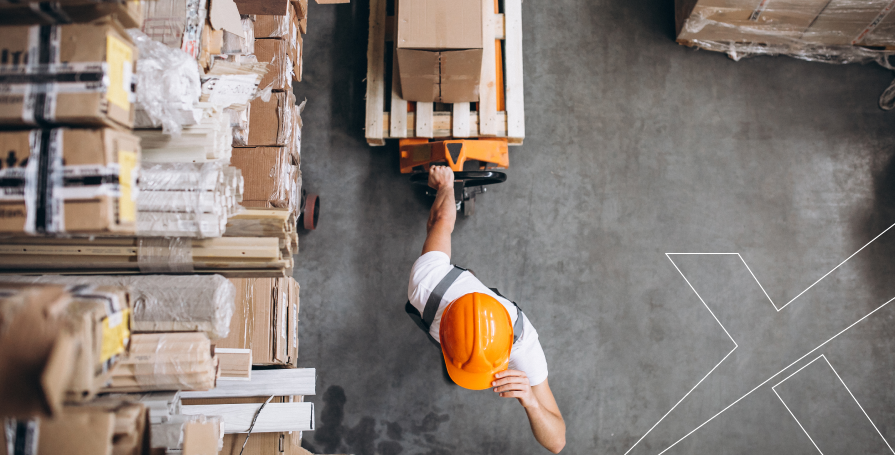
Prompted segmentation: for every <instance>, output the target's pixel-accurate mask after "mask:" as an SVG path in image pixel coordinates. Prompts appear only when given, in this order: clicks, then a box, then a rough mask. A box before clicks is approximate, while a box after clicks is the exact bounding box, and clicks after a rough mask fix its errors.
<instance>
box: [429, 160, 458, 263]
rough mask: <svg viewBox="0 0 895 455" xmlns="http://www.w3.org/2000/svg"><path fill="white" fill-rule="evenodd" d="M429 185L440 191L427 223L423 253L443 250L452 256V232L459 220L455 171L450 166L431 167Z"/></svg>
mask: <svg viewBox="0 0 895 455" xmlns="http://www.w3.org/2000/svg"><path fill="white" fill-rule="evenodd" d="M429 186H431V187H432V188H434V189H435V190H436V191H437V192H438V193H437V195H436V196H435V202H433V203H432V211H431V212H430V213H429V222H428V223H427V225H426V234H427V235H426V242H425V243H424V244H423V254H426V253H428V252H430V251H441V252H443V253H444V254H447V255H448V257H450V256H451V233H452V232H454V223H455V222H456V221H457V205H456V203H455V201H454V171H452V170H451V168H449V167H444V166H432V167H431V168H429Z"/></svg>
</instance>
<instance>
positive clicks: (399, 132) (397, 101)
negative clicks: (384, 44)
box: [388, 46, 407, 137]
mask: <svg viewBox="0 0 895 455" xmlns="http://www.w3.org/2000/svg"><path fill="white" fill-rule="evenodd" d="M393 49H394V50H395V53H393V54H392V108H391V112H390V114H389V117H388V119H389V134H388V136H389V137H407V101H405V100H404V99H403V98H401V92H400V87H401V78H400V77H399V74H398V52H397V51H398V48H397V46H393Z"/></svg>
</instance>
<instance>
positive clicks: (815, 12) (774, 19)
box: [675, 0, 895, 53]
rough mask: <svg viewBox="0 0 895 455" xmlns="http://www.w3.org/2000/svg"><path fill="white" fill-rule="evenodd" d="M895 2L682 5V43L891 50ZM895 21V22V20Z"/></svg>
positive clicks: (694, 1) (683, 0) (731, 0)
mask: <svg viewBox="0 0 895 455" xmlns="http://www.w3.org/2000/svg"><path fill="white" fill-rule="evenodd" d="M890 9H891V2H890V1H889V0H868V1H865V2H855V1H852V0H832V1H830V0H779V1H778V0H774V1H771V2H754V1H751V0H677V1H676V2H675V22H676V27H677V40H678V42H680V43H682V44H699V42H700V41H704V42H722V43H741V44H743V43H745V44H749V43H752V44H755V45H759V46H762V45H773V46H784V49H785V48H786V47H789V48H792V49H793V52H794V53H798V52H801V51H802V49H805V48H806V47H810V46H818V45H819V46H850V45H854V44H858V45H860V44H865V45H886V44H888V43H893V42H895V40H893V37H892V36H888V37H887V36H886V33H885V31H886V30H890V31H891V29H892V28H895V27H891V28H890V27H889V26H888V25H887V24H886V21H885V20H884V18H886V17H887V13H888V11H889V10H890ZM893 21H895V20H893Z"/></svg>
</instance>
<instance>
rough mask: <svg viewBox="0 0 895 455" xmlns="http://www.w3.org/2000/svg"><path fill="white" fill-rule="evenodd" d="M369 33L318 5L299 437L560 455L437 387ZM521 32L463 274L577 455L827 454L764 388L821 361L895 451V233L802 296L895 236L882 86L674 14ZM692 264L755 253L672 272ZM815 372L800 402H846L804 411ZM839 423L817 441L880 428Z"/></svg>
mask: <svg viewBox="0 0 895 455" xmlns="http://www.w3.org/2000/svg"><path fill="white" fill-rule="evenodd" d="M367 20H368V2H366V1H364V0H353V1H352V3H351V4H350V5H337V6H330V5H317V4H313V2H312V4H311V8H310V20H309V28H310V30H309V34H308V35H306V36H305V41H304V44H305V60H304V68H305V69H304V81H303V82H301V83H298V84H296V95H297V96H298V98H299V99H302V98H305V97H306V98H307V99H308V105H307V109H306V110H305V112H304V115H303V119H304V130H303V138H304V140H303V144H302V172H303V175H304V180H305V186H306V188H308V189H309V190H311V191H314V192H317V193H320V195H321V201H322V213H321V217H320V225H319V229H318V230H317V231H315V232H312V233H306V234H302V235H301V238H300V243H301V248H300V249H301V252H300V254H299V256H298V257H297V266H296V271H295V277H296V278H297V279H298V281H299V282H300V284H301V315H300V317H301V323H300V340H301V352H300V364H301V365H302V366H312V367H316V368H317V369H318V372H319V383H318V390H319V394H318V395H317V396H316V397H314V398H313V400H314V401H315V402H316V403H317V423H318V429H317V431H316V432H313V433H307V434H305V445H306V447H308V448H309V449H311V450H312V451H315V452H316V453H354V454H358V455H371V454H382V455H395V454H398V453H401V454H410V455H412V454H437V455H441V454H537V453H546V451H545V450H544V449H543V448H541V447H540V446H539V445H538V444H537V443H536V441H535V440H534V438H533V436H532V435H531V432H530V430H529V427H528V422H527V420H526V416H525V413H524V410H523V409H522V408H521V407H520V406H519V405H518V404H517V403H516V402H515V401H514V400H509V399H501V398H499V397H497V396H494V394H493V393H492V392H489V391H483V392H470V391H466V390H463V389H459V388H457V387H455V386H451V385H448V384H447V383H446V382H445V381H444V379H443V376H442V372H441V367H440V360H439V353H438V351H437V350H435V348H434V347H433V346H431V345H429V344H428V342H427V341H426V339H425V337H424V335H423V334H422V333H421V332H420V331H419V330H418V329H417V328H416V327H415V326H414V325H413V324H412V323H411V321H410V320H409V319H408V318H407V317H406V315H405V314H404V311H403V304H404V302H405V301H406V296H407V278H408V274H409V271H410V267H411V265H412V263H413V261H414V260H415V259H416V257H417V256H418V254H419V252H420V249H421V247H422V243H423V239H424V236H425V222H426V217H427V215H428V209H429V203H430V200H429V199H428V198H427V197H426V196H424V195H422V194H420V192H419V191H418V190H417V189H415V188H412V187H411V186H410V184H409V183H408V180H407V177H406V176H403V175H401V174H400V173H399V172H398V158H397V152H396V145H395V144H389V145H388V146H386V147H379V148H371V147H368V146H367V145H366V142H365V141H364V135H363V126H364V90H365V83H364V78H365V73H366V40H367V35H366V33H367ZM523 24H524V32H523V33H524V52H525V60H524V65H525V103H526V104H525V105H526V128H527V138H526V140H525V145H524V146H522V147H516V148H512V149H511V152H510V154H511V156H510V162H511V168H510V169H509V171H508V173H509V180H508V181H507V182H506V183H504V184H501V185H498V186H496V187H494V188H493V189H492V190H491V191H489V192H488V193H487V194H485V195H484V196H483V197H481V198H479V200H478V201H477V210H478V213H477V214H476V215H475V216H474V217H472V218H469V219H461V220H460V221H459V222H458V224H457V227H456V230H455V231H454V237H453V242H454V243H453V260H454V262H456V263H457V264H460V265H464V266H466V267H469V268H473V269H474V270H476V272H477V274H478V275H479V276H480V277H481V278H483V280H484V281H485V282H486V283H487V284H490V285H492V286H496V287H498V288H500V290H501V291H502V292H503V293H504V294H506V295H507V296H509V297H510V298H513V299H514V300H516V301H517V302H519V303H520V305H521V306H522V307H523V309H524V310H525V312H526V314H527V315H528V316H529V317H530V319H531V320H532V322H533V323H534V324H535V326H536V327H537V329H538V332H539V334H540V340H541V343H542V345H543V347H544V350H545V352H546V355H547V359H548V363H549V367H550V376H549V381H550V385H551V387H552V389H553V391H554V394H555V396H556V399H557V401H558V403H559V407H560V409H561V410H562V412H563V416H564V417H565V420H566V424H567V426H568V432H567V446H566V449H565V451H564V453H570V454H585V453H608V454H624V453H626V451H628V450H629V449H631V448H632V447H633V450H631V452H630V453H631V454H635V453H638V454H641V453H643V454H645V453H652V454H655V453H659V452H662V451H663V450H664V449H666V448H667V447H669V446H672V445H673V447H672V448H671V449H670V450H668V451H667V452H665V453H668V454H690V453H695V454H812V453H816V452H817V449H815V448H814V446H813V445H812V443H811V440H810V439H809V438H808V436H806V434H805V432H803V431H802V429H801V428H800V427H799V425H798V423H797V422H796V421H795V420H794V419H793V417H792V416H791V415H790V413H789V412H787V408H786V407H785V406H784V404H783V401H782V400H781V399H779V398H778V397H777V396H776V394H775V393H774V391H773V390H772V389H771V387H772V386H774V385H775V384H777V383H778V382H780V381H781V380H782V379H784V378H785V377H786V376H788V375H790V374H792V373H793V372H795V371H796V370H798V369H799V368H801V367H802V366H803V365H805V364H807V363H808V362H809V361H811V360H814V359H815V358H817V357H818V356H819V355H821V354H824V355H825V357H826V359H828V360H829V362H830V364H831V365H833V366H834V367H835V369H836V371H837V372H838V373H839V374H840V375H841V380H842V382H843V383H844V384H847V386H848V388H849V390H850V391H851V392H852V394H853V398H854V400H855V402H857V403H859V404H860V406H861V407H862V408H863V409H864V410H865V411H866V413H867V416H868V417H869V418H870V420H871V421H872V422H873V423H874V424H875V425H876V427H877V428H878V429H879V433H880V434H881V436H883V437H885V439H886V440H888V442H889V443H895V406H893V405H895V391H893V390H895V389H893V387H892V383H893V379H895V368H893V367H895V340H893V330H892V329H891V327H890V325H889V324H891V323H892V322H893V320H895V305H892V306H884V304H885V303H886V302H887V301H889V299H891V298H893V297H895V280H893V279H892V277H893V270H895V267H893V265H895V229H893V230H892V231H890V232H888V233H887V234H885V235H883V236H881V237H879V238H878V239H877V240H876V241H875V242H873V243H872V244H871V245H870V246H868V247H867V248H866V249H864V250H862V251H861V253H859V254H857V255H855V256H854V257H852V258H851V259H850V260H849V261H848V262H846V263H845V264H844V265H843V266H842V267H840V268H838V269H836V271H835V272H833V273H831V274H830V275H829V276H827V277H826V278H824V279H823V280H821V281H820V282H819V283H818V284H817V285H815V286H813V287H811V286H812V283H815V282H816V281H817V280H818V279H819V278H821V277H823V276H824V275H825V274H827V272H830V271H831V270H833V269H834V268H835V267H836V266H837V265H838V264H840V263H841V262H842V261H843V260H845V259H846V258H849V256H851V255H852V254H853V253H855V252H856V251H858V250H859V249H860V248H862V246H864V245H865V244H867V243H868V242H869V241H870V240H871V239H873V238H874V237H876V236H877V235H878V234H880V233H881V232H883V231H884V230H885V229H886V228H887V227H889V226H890V225H891V224H893V223H895V160H893V152H895V135H893V132H895V131H893V122H895V114H890V113H885V112H882V111H880V110H879V109H878V108H877V106H876V102H877V97H878V95H879V94H880V93H881V92H882V90H884V89H885V88H886V86H887V85H888V84H889V82H890V81H891V80H892V77H893V74H892V73H891V72H888V71H885V70H883V69H881V68H880V67H878V66H876V65H867V66H860V65H852V66H833V65H824V64H816V63H808V62H802V61H797V60H794V59H789V58H783V57H779V58H767V57H762V58H755V59H746V60H743V61H740V62H734V61H732V60H730V59H728V58H727V57H726V56H724V55H721V54H716V53H710V52H705V51H695V50H692V49H688V48H685V47H682V46H679V45H677V44H675V43H674V41H673V38H672V35H673V2H672V1H671V0H661V1H659V0H629V1H611V0H595V1H558V2H543V1H542V2H535V1H526V2H525V3H524V4H523ZM693 252H699V253H740V255H741V256H740V257H741V258H742V259H740V257H737V256H693V255H689V256H668V257H667V256H666V255H665V253H693ZM669 259H672V260H669ZM746 264H748V268H747V267H746ZM750 271H751V272H753V273H754V275H755V278H754V279H753V277H752V273H750ZM685 277H686V280H685V279H684V278H685ZM756 279H757V280H758V282H760V283H761V287H759V285H758V284H757V283H756ZM690 285H692V288H691V286H690ZM762 287H763V290H764V291H766V293H767V295H765V292H763V290H762ZM809 287H810V289H808V288H809ZM806 289H808V291H807V292H805V293H804V294H801V293H802V291H804V290H806ZM694 291H695V292H694ZM697 293H698V295H697ZM800 294H801V295H800ZM796 296H799V297H798V298H797V299H795V300H794V301H793V302H792V303H790V304H788V305H786V304H787V302H789V301H790V300H792V299H793V298H794V297H796ZM700 297H701V298H702V300H703V301H704V303H703V301H700ZM784 305H786V306H785V307H784ZM775 307H778V308H780V307H782V309H781V310H780V311H777V310H776V309H775ZM710 310H711V311H710ZM874 311H875V312H874ZM871 312H873V313H872V314H870V313H871ZM868 314H870V316H867V315H868ZM864 316H867V317H866V318H865V319H863V320H862V321H861V322H859V323H858V324H855V325H853V326H851V328H848V327H849V326H850V325H851V324H852V323H854V322H855V321H857V320H859V319H861V318H863V317H864ZM716 318H717V319H716ZM846 328H848V330H845V331H844V332H843V330H844V329H846ZM840 332H841V334H840V335H838V336H837V335H836V334H837V333H840ZM827 340H831V341H827ZM818 345H820V348H817V347H818ZM735 346H737V347H736V349H734V347H735ZM722 360H723V361H722ZM710 371H711V372H712V373H711V374H710V375H708V376H706V375H707V373H709V372H710ZM811 371H814V370H813V369H806V370H803V373H805V374H806V376H801V380H800V381H794V382H793V383H792V384H789V385H787V387H786V392H787V393H789V394H790V395H792V394H798V395H792V396H797V397H803V399H798V400H797V399H793V400H791V401H793V402H794V403H796V402H798V403H796V404H797V405H798V406H799V411H798V412H800V413H803V412H804V410H805V409H809V410H810V409H825V410H826V411H827V412H833V411H830V409H829V408H830V406H835V405H836V403H840V404H841V403H842V400H839V398H841V397H842V395H841V392H842V391H841V390H839V391H837V392H836V393H837V395H836V397H837V398H836V400H826V401H823V400H822V402H820V403H819V404H817V405H816V406H813V405H812V402H811V401H810V400H811V399H812V397H818V396H821V397H825V396H827V393H826V392H825V391H826V390H828V388H829V387H832V386H830V385H829V382H823V381H826V380H827V379H828V378H817V379H816V380H813V379H812V377H811V376H810V372H811ZM703 378H705V379H704V380H703V381H702V382H700V381H701V380H702V379H703ZM794 378H799V376H796V377H794ZM812 381H813V382H812ZM818 381H819V382H818ZM697 383H699V387H696V388H695V389H694V386H695V385H696V384H697ZM813 383H817V384H822V385H823V387H821V388H813V389H812V388H810V387H813V386H811V384H813ZM798 384H808V385H806V386H805V387H808V388H807V389H805V390H804V391H802V392H799V391H798V390H799V389H798V387H795V386H797V385H798ZM834 385H835V384H834ZM781 387H782V386H781ZM691 389H692V392H691ZM685 395H687V399H685V400H683V401H681V402H680V404H679V405H677V406H676V403H678V402H679V400H681V398H682V397H684V396H685ZM741 397H743V398H741ZM806 400H807V401H806ZM731 403H735V404H733V406H730V407H728V406H729V405H730V404H731ZM830 403H833V405H831V404H830ZM849 404H850V403H849ZM812 406H813V407H812ZM843 406H845V405H843ZM672 408H674V411H673V412H670V413H669V410H671V409H672ZM721 411H723V412H721ZM853 411H854V409H853V408H849V412H853ZM666 413H668V416H667V418H663V416H664V415H666ZM660 419H662V420H661V422H660V423H659V424H658V425H656V426H655V429H653V430H652V431H649V430H650V429H651V428H653V426H654V425H655V424H656V423H657V422H659V421H660ZM706 421H708V423H705V424H704V425H702V424H703V423H704V422H706ZM849 421H852V420H851V419H848V420H847V422H849ZM836 422H839V421H837V420H836V419H831V420H825V419H822V418H816V419H811V420H810V427H811V431H812V432H821V433H823V434H827V435H829V434H835V435H841V437H842V438H849V437H851V438H858V437H860V438H864V436H856V435H867V434H870V433H868V431H867V426H866V425H867V422H866V421H860V419H858V420H856V421H854V423H853V424H854V425H855V426H854V431H849V430H851V429H850V428H842V427H841V425H838V424H837V423H836ZM834 426H835V427H834ZM697 427H699V430H698V431H696V432H693V433H692V434H690V431H691V430H693V429H694V428H697ZM688 434H689V436H687V435H688ZM644 435H646V436H645V437H644ZM684 436H687V437H685V438H684ZM871 436H872V434H871ZM642 437H643V438H642ZM641 438H642V440H641ZM682 438H683V439H682ZM880 440H881V441H882V438H881V439H880ZM638 441H639V443H638ZM678 441H680V442H679V443H678ZM879 442H880V441H872V442H868V441H865V440H855V441H853V442H852V443H851V444H849V443H845V444H842V445H841V446H842V447H855V448H861V447H873V448H879V447H881V445H880V443H879ZM675 443H676V444H675Z"/></svg>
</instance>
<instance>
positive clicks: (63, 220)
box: [0, 128, 140, 234]
mask: <svg viewBox="0 0 895 455" xmlns="http://www.w3.org/2000/svg"><path fill="white" fill-rule="evenodd" d="M0 150H2V153H3V154H4V155H3V157H2V160H3V167H2V169H0V178H2V179H3V180H4V181H5V182H6V186H4V187H3V188H0V233H25V232H28V233H37V232H50V233H63V232H64V233H75V234H91V233H107V232H108V233H133V232H134V229H135V226H136V224H135V223H136V213H137V209H136V202H135V200H134V197H135V196H136V195H135V193H134V191H133V190H134V185H135V182H136V177H137V175H136V172H137V170H138V167H139V162H140V141H139V139H138V138H137V137H136V136H134V135H132V134H130V133H126V132H123V131H119V130H116V129H112V128H96V129H87V128H54V129H45V130H25V131H0ZM54 157H55V159H54ZM44 174H45V175H46V179H44V180H41V177H40V176H41V175H44ZM39 181H43V182H44V185H42V189H41V185H39V184H38V182H39ZM31 188H33V191H32V190H29V189H31ZM60 202H61V203H60Z"/></svg>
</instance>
